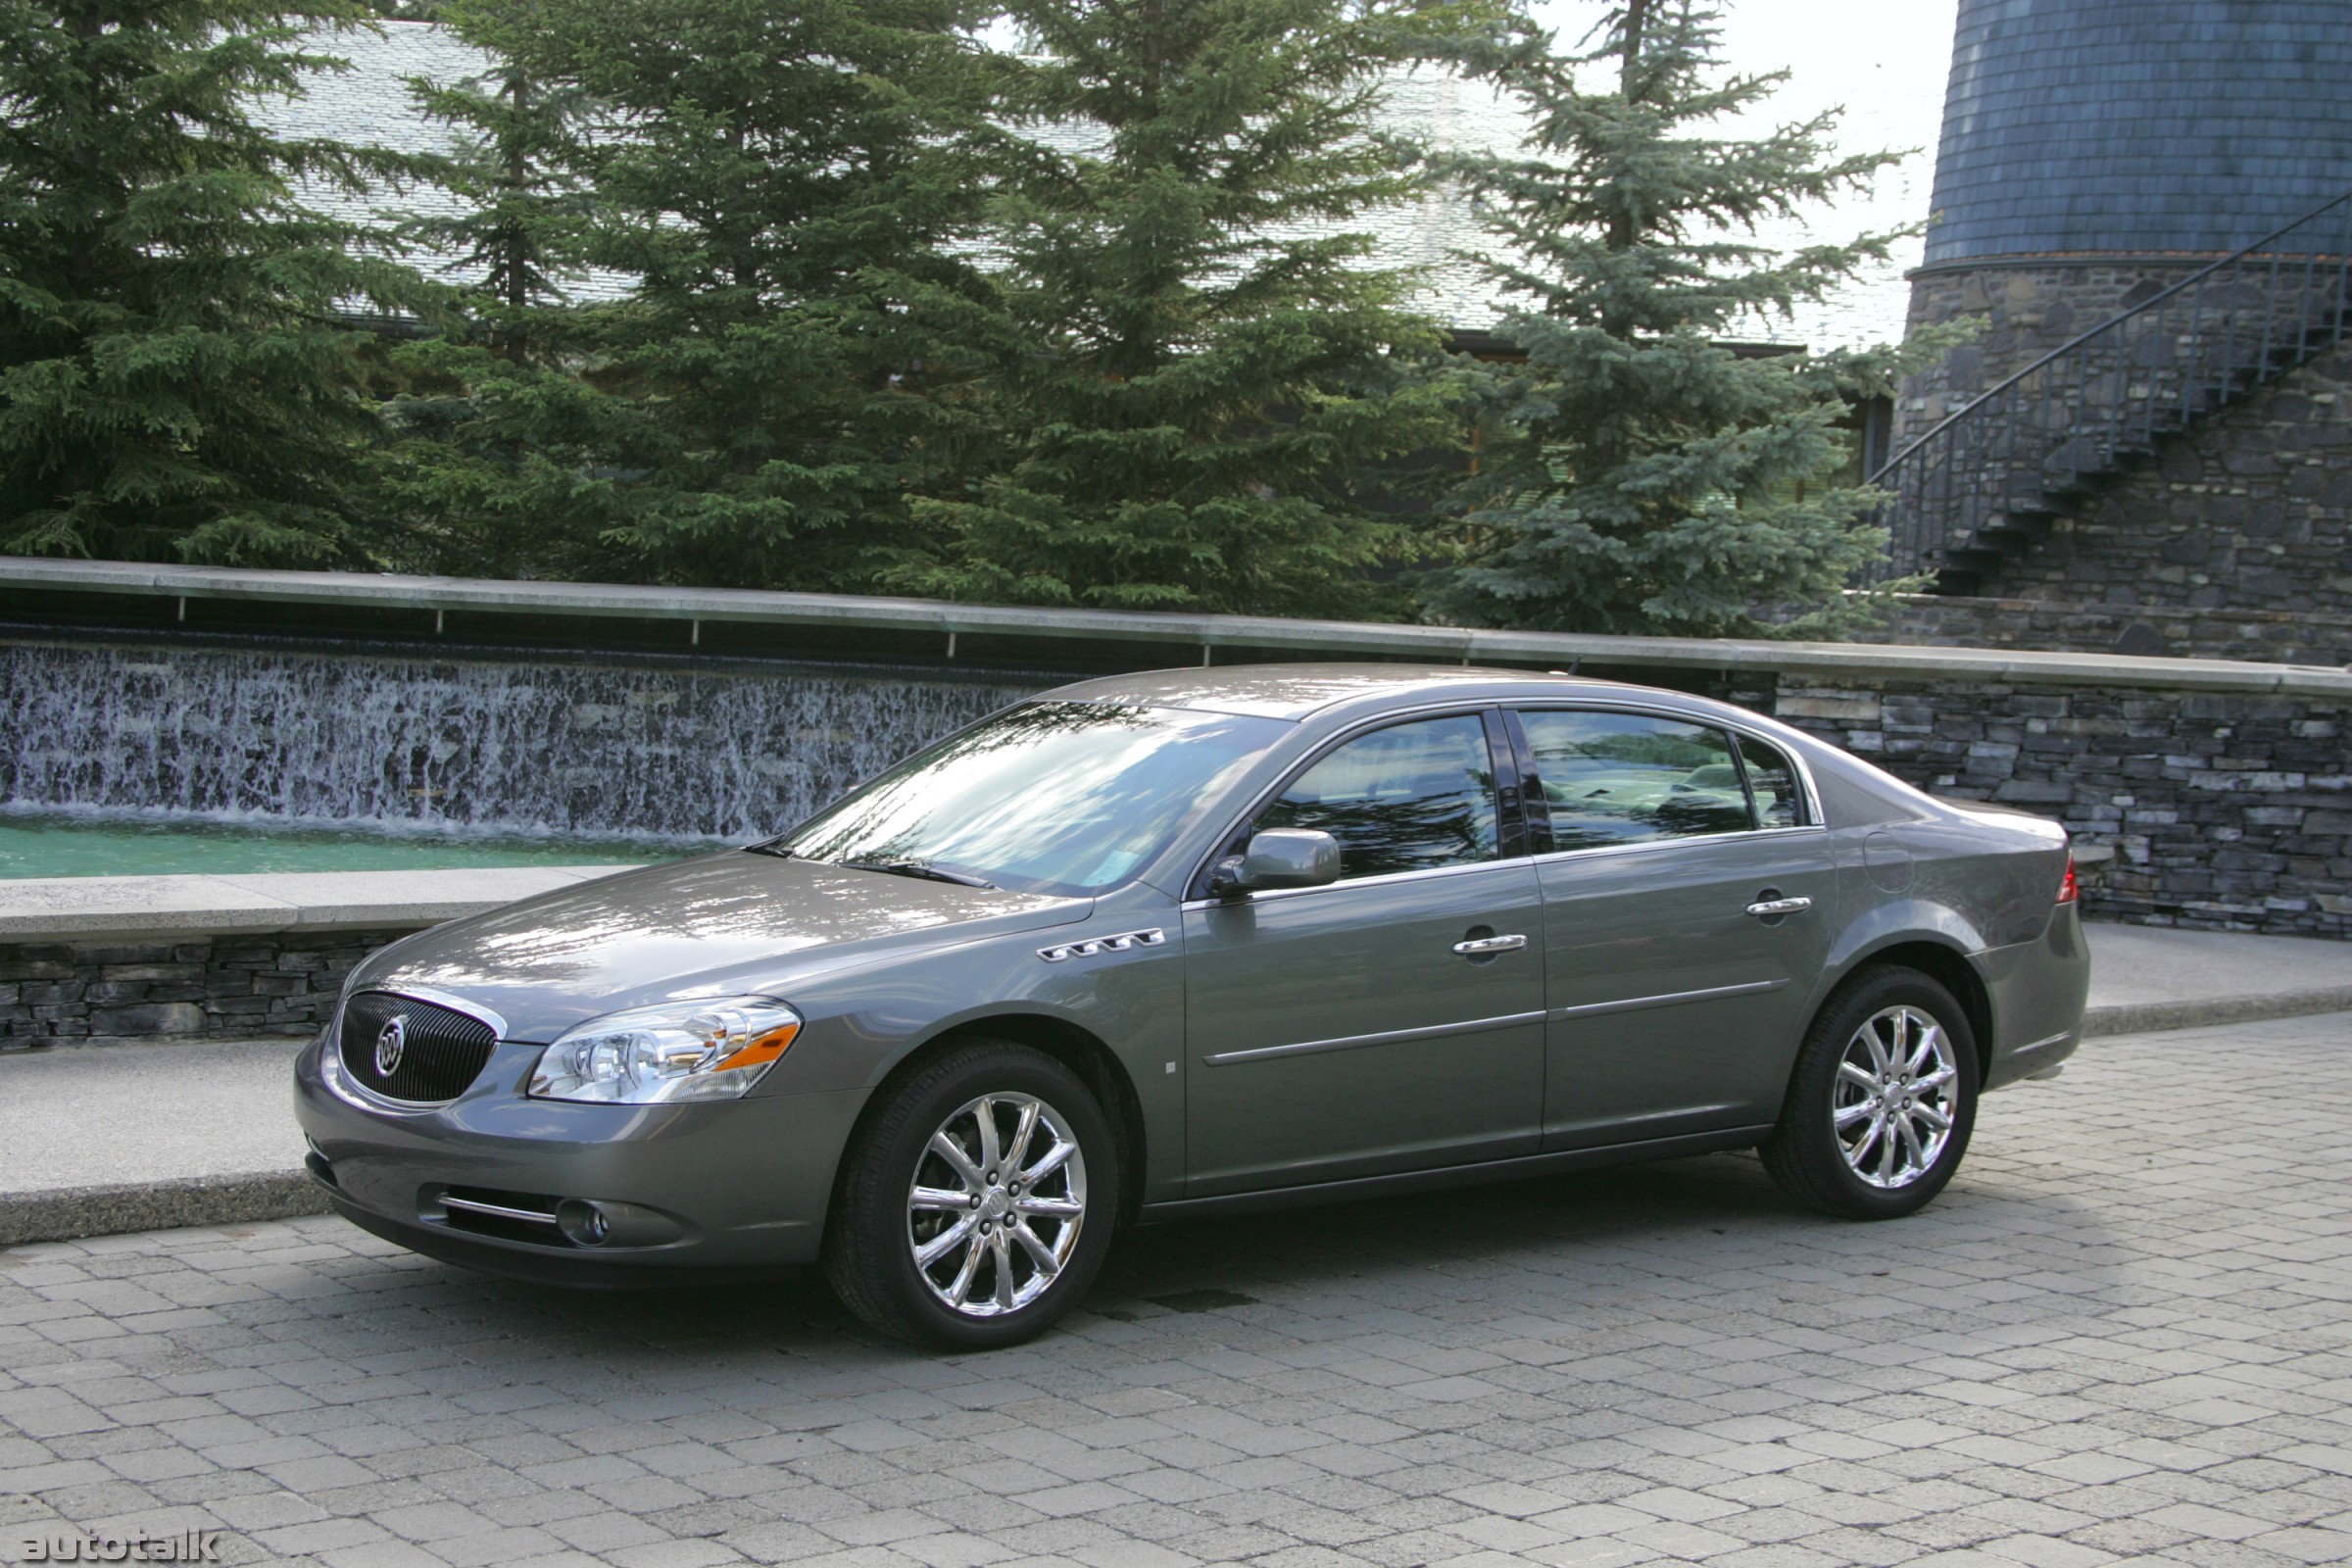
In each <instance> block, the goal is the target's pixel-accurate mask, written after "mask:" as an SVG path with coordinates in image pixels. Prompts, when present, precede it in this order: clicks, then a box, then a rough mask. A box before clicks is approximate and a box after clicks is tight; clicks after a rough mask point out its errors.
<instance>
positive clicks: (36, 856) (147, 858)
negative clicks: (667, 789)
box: [0, 813, 721, 878]
mask: <svg viewBox="0 0 2352 1568" xmlns="http://www.w3.org/2000/svg"><path fill="white" fill-rule="evenodd" d="M720 847H721V846H719V845H717V844H698V843H679V842H678V841H676V840H667V841H659V842H647V841H639V840H614V839H585V840H572V841H566V840H564V839H561V838H553V837H550V838H527V839H524V838H460V837H454V836H411V835H401V836H397V837H394V836H388V835H383V834H370V833H366V832H359V831H319V830H292V831H289V830H286V829H280V828H259V827H250V826H245V825H242V824H229V823H218V822H202V821H197V822H190V821H184V820H183V821H168V820H135V819H134V820H124V819H121V818H113V819H109V818H91V817H76V816H64V815H52V814H47V813H40V814H22V815H19V814H10V815H6V816H0V878H16V877H36V876H175V875H204V874H215V875H221V874H234V873H236V872H240V871H244V872H251V871H423V870H434V869H442V868H448V867H463V866H492V865H620V864H641V863H643V862H646V861H649V860H671V859H677V858H682V857H684V856H688V855H702V854H707V853H708V852H710V851H711V850H714V849H718V848H720Z"/></svg>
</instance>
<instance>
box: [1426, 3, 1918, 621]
mask: <svg viewBox="0 0 2352 1568" xmlns="http://www.w3.org/2000/svg"><path fill="white" fill-rule="evenodd" d="M1720 16H1721V8H1720V7H1718V6H1715V5H1710V4H1706V3H1703V0H1624V3H1621V4H1617V5H1615V6H1613V7H1612V9H1611V10H1610V12H1609V14H1608V16H1607V18H1606V20H1605V21H1604V22H1603V23H1602V24H1601V25H1599V26H1598V27H1597V28H1595V29H1594V32H1593V35H1592V37H1590V38H1588V39H1587V44H1588V46H1589V47H1587V48H1586V49H1584V50H1583V51H1581V52H1561V51H1560V50H1559V49H1558V48H1557V47H1556V45H1555V43H1554V40H1553V39H1552V38H1551V37H1550V36H1549V35H1531V36H1529V37H1527V38H1523V39H1520V40H1517V41H1515V42H1511V43H1506V44H1502V45H1497V46H1495V47H1491V48H1487V49H1483V50H1476V51H1473V52H1471V53H1470V54H1468V55H1467V56H1466V58H1465V60H1464V64H1465V66H1466V68H1467V69H1468V70H1469V71H1470V72H1471V73H1472V74H1473V75H1475V76H1478V77H1481V78H1484V79H1487V80H1490V81H1492V82H1494V83H1495V85H1496V86H1498V87H1499V88H1500V89H1502V90H1503V91H1504V92H1505V93H1507V94H1508V95H1509V96H1510V97H1511V98H1513V99H1515V100H1517V102H1518V103H1519V104H1520V105H1521V106H1522V107H1523V109H1524V110H1525V112H1526V116H1527V120H1528V123H1529V124H1530V127H1531V129H1530V134H1529V141H1528V143H1527V145H1526V146H1525V147H1524V148H1523V149H1522V152H1521V155H1520V156H1516V157H1505V156H1473V157H1461V158H1456V159H1454V160H1452V161H1451V162H1450V164H1449V166H1448V171H1447V172H1449V173H1450V174H1451V176H1452V177H1453V178H1455V179H1457V180H1459V181H1460V182H1461V183H1462V184H1463V185H1464V186H1465V187H1466V188H1467V189H1468V190H1469V191H1470V192H1471V193H1472V195H1473V196H1474V197H1475V198H1476V200H1477V202H1478V203H1479V210H1480V213H1481V217H1482V221H1483V224H1484V226H1485V228H1486V230H1487V232H1488V234H1489V235H1490V236H1491V243H1490V245H1489V246H1488V248H1487V251H1486V254H1485V256H1484V257H1483V258H1482V260H1484V261H1485V262H1486V266H1487V270H1488V271H1489V272H1490V273H1491V275H1492V276H1493V278H1494V279H1495V282H1496V283H1497V284H1498V285H1499V286H1500V287H1501V288H1502V289H1503V290H1504V291H1505V294H1506V298H1507V299H1508V300H1509V301H1510V308H1509V309H1508V312H1507V315H1506V317H1505V319H1504V320H1503V322H1502V324H1501V327H1500V330H1501V332H1502V333H1503V335H1505V336H1506V337H1508V338H1510V339H1511V340H1512V341H1513V342H1515V343H1516V344H1517V345H1518V346H1519V347H1520V348H1521V349H1523V350H1524V351H1525V352H1526V355H1527V360H1526V364H1525V365H1524V367H1520V368H1515V369H1514V370H1512V371H1510V372H1506V373H1503V374H1501V375H1498V376H1497V377H1496V378H1495V381H1494V383H1493V385H1492V396H1493V399H1494V401H1493V404H1492V405H1491V408H1492V412H1493V414H1494V416H1495V417H1494V420H1493V424H1492V427H1491V428H1490V430H1489V431H1488V432H1487V433H1488V435H1489V437H1490V439H1488V440H1487V441H1486V443H1485V446H1484V450H1483V451H1482V453H1481V455H1480V462H1479V465H1478V469H1477V472H1476V473H1475V475H1474V477H1473V478H1472V479H1471V480H1470V481H1469V483H1468V484H1467V485H1466V486H1465V487H1464V491H1463V494H1462V498H1461V499H1462V502H1463V505H1464V506H1465V508H1466V511H1467V527H1466V529H1465V547H1466V553H1467V557H1468V559H1467V561H1466V562H1465V563H1464V564H1461V565H1459V566H1458V567H1456V568H1454V569H1452V570H1450V571H1448V572H1446V573H1444V574H1443V575H1442V576H1441V577H1440V578H1439V580H1438V581H1437V583H1436V584H1435V587H1434V592H1433V594H1432V599H1433V603H1434V606H1435V608H1436V610H1437V612H1438V613H1440V614H1442V615H1444V616H1446V617H1447V618H1449V619H1453V620H1456V621H1462V622H1468V623H1472V624H1487V625H1513V626H1528V627H1540V628H1546V629H1555V630H1573V631H1588V632H1660V633H1674V634H1681V635H1722V634H1729V633H1741V632H1744V633H1759V632H1767V631H1774V630H1781V631H1786V630H1788V629H1789V627H1788V626H1786V625H1783V626H1772V625H1768V624H1766V623H1765V622H1763V621H1760V620H1759V619H1758V618H1757V615H1756V612H1757V611H1758V610H1759V609H1764V610H1769V611H1775V612H1780V613H1787V612H1788V611H1789V609H1791V608H1794V609H1796V610H1798V611H1800V612H1805V611H1810V612H1812V614H1811V615H1810V616H1800V618H1799V619H1798V620H1797V621H1796V622H1795V623H1794V624H1795V625H1796V626H1797V627H1801V628H1802V629H1805V630H1807V631H1815V632H1823V631H1835V630H1836V629H1838V627H1839V626H1840V625H1842V624H1846V623H1848V621H1849V620H1850V614H1849V613H1848V611H1847V609H1846V607H1845V606H1844V605H1843V603H1842V595H1841V590H1842V588H1843V586H1844V584H1845V583H1846V582H1847V581H1848V580H1849V578H1850V577H1851V575H1852V574H1853V572H1854V571H1855V569H1856V568H1857V567H1858V566H1860V565H1861V564H1864V563H1865V562H1868V561H1871V560H1873V559H1876V558H1877V556H1878V555H1879V554H1880V553H1881V552H1882V551H1883V550H1884V548H1885V541H1884V532H1883V530H1881V529H1879V528H1877V527H1876V526H1875V525H1874V524H1873V523H1872V522H1871V521H1870V513H1871V510H1872V496H1871V493H1870V492H1868V491H1867V490H1865V489H1863V488H1861V487H1859V486H1858V485H1856V484H1855V483H1853V482H1852V481H1851V480H1850V479H1847V478H1841V477H1840V476H1841V474H1842V473H1843V472H1844V471H1845V470H1847V469H1848V467H1849V466H1850V463H1851V452H1850V448H1849V446H1848V444H1847V441H1846V438H1845V437H1844V435H1843V433H1842V432H1840V431H1839V430H1838V428H1836V426H1837V425H1838V421H1839V420H1840V419H1841V418H1843V417H1845V416H1846V414H1847V409H1848V405H1847V401H1846V399H1847V397H1848V396H1850V395H1854V394H1859V393H1881V392H1885V391H1887V390H1888V389H1889V388H1890V386H1891V380H1892V376H1893V374H1894V373H1895V369H1896V362H1895V360H1894V359H1893V357H1891V356H1890V355H1889V354H1888V353H1887V352H1884V351H1877V352H1836V353H1829V354H1803V353H1789V354H1770V355H1755V354H1752V353H1748V354H1743V353H1740V352H1738V351H1736V350H1735V349H1734V348H1733V347H1731V346H1729V344H1728V343H1727V341H1726V340H1727V338H1729V337H1732V336H1735V335H1737V332H1738V329H1739V328H1740V327H1741V326H1743V325H1747V324H1748V323H1752V322H1753V321H1754V320H1755V319H1757V318H1758V317H1759V316H1761V317H1764V318H1766V319H1771V318H1772V317H1775V316H1779V317H1782V318H1785V317H1786V316H1787V314H1788V313H1789V310H1790V309H1791V307H1793V306H1795V305H1798V304H1801V303H1804V302H1809V301H1815V300H1819V299H1821V298H1822V297H1823V296H1824V295H1826V294H1827V293H1828V292H1829V291H1830V290H1832V289H1834V288H1835V287H1837V286H1838V284H1840V283H1842V282H1844V281H1845V280H1846V279H1848V278H1850V277H1852V276H1853V275H1854V274H1855V273H1856V272H1857V271H1858V270H1860V269H1861V268H1862V267H1863V266H1864V265H1865V264H1866V263H1868V262H1870V261H1873V260H1880V259H1884V258H1885V257H1886V256H1887V250H1888V245H1889V243H1890V242H1891V240H1892V239H1893V238H1895V237H1896V236H1893V235H1866V236H1864V237H1862V238H1859V239H1857V240H1855V241H1853V242H1852V243H1850V244H1842V245H1839V244H1825V245H1808V246H1805V247H1803V248H1801V249H1797V250H1794V251H1789V252H1786V253H1783V252H1777V251H1775V250H1773V249H1771V248H1770V247H1768V246H1766V245H1764V244H1762V243H1761V242H1760V241H1758V240H1757V239H1756V238H1755V237H1754V225H1756V224H1757V223H1758V222H1759V221H1765V220H1770V219H1777V218H1792V217H1795V216H1797V215H1799V214H1800V213H1802V212H1804V211H1805V210H1806V209H1808V208H1811V207H1814V206H1817V205H1819V204H1822V203H1825V202H1829V201H1831V200H1833V199H1834V198H1836V197H1837V196H1838V195H1839V194H1840V193H1843V192H1845V191H1848V190H1852V189H1856V188H1860V187H1862V186H1864V185H1865V184H1867V182H1868V181H1869V179H1870V178H1871V176H1872V175H1873V174H1874V173H1876V172H1878V171H1879V170H1881V169H1884V168H1885V167H1887V165H1888V164H1890V163H1892V162H1894V161H1896V159H1897V158H1899V157H1900V156H1901V155H1899V154H1888V153H1866V154H1859V155H1853V156H1842V157H1841V156H1838V155H1836V154H1835V153H1833V152H1832V151H1831V150H1830V145H1829V144H1830V137H1831V135H1832V133H1833V131H1834V130H1835V127H1836V121H1837V117H1836V115H1835V114H1827V115H1822V116H1820V117H1817V118H1815V119H1812V120H1809V121H1805V122H1802V123H1792V124H1787V125H1783V126H1781V127H1779V128H1777V129H1774V130H1771V131H1770V132H1768V133H1766V134H1763V135H1760V136H1757V137H1755V138H1753V139H1746V140H1735V139H1726V138H1724V137H1723V136H1721V135H1718V134H1716V133H1715V132H1714V128H1713V126H1714V123H1715V122H1717V121H1720V120H1723V119H1725V118H1727V117H1731V116H1735V115H1738V114H1740V113H1742V112H1744V111H1747V110H1749V109H1751V108H1753V107H1755V106H1757V105H1759V104H1761V103H1763V102H1764V101H1766V100H1767V99H1769V98H1770V96H1771V95H1772V93H1773V92H1774V91H1775V90H1776V89H1777V88H1778V86H1779V85H1780V84H1781V83H1782V82H1783V81H1785V80H1786V79H1787V73H1775V74H1768V75H1760V76H1738V75H1726V74H1725V73H1724V72H1723V70H1722V66H1721V61H1720V57H1719V51H1718V36H1719V28H1718V23H1719V20H1720ZM1595 76H1598V77H1600V78H1601V79H1600V80H1598V81H1594V80H1593V77H1595ZM1750 329H1751V330H1752V327H1751V328H1750Z"/></svg>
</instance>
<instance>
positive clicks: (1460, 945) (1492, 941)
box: [1453, 936, 1527, 958]
mask: <svg viewBox="0 0 2352 1568" xmlns="http://www.w3.org/2000/svg"><path fill="white" fill-rule="evenodd" d="M1526 946H1527V938H1525V937H1517V936H1513V937H1472V938H1471V939H1470V940H1469V941H1467V942H1456V943H1455V944H1454V945H1453V951H1454V952H1456V953H1458V954H1460V955H1461V956H1463V957H1465V958H1476V957H1482V956H1485V955H1487V954H1490V953H1517V952H1518V951H1519V950H1520V949H1521V948H1524V947H1526Z"/></svg>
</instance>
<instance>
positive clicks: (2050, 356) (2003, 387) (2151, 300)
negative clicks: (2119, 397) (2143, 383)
mask: <svg viewBox="0 0 2352 1568" xmlns="http://www.w3.org/2000/svg"><path fill="white" fill-rule="evenodd" d="M2346 202H2352V190H2348V191H2346V192H2344V193H2343V194H2342V195H2341V196H2337V197H2334V198H2333V199H2331V200H2329V201H2326V202H2322V203H2321V204H2320V205H2319V206H2317V207H2314V208H2313V209H2312V210H2311V211H2310V212H2308V213H2305V214H2304V215H2303V216H2302V217H2301V218H2298V219H2296V220H2295V221H2293V222H2291V223H2281V224H2279V225H2278V227H2277V228H2274V229H2272V230H2271V231H2270V232H2269V233H2268V234H2265V235H2263V236H2262V238H2260V239H2258V240H2255V241H2254V242H2253V243H2252V244H2250V245H2245V246H2241V247H2239V248H2238V249H2237V250H2234V251H2231V252H2230V253H2229V255H2227V256H2225V257H2223V258H2221V259H2220V260H2219V261H2216V262H2211V263H2209V264H2207V265H2206V266H2204V267H2200V268H2199V269H2197V270H2195V271H2193V272H2191V273H2189V274H2188V275H2187V276H2186V277H2184V278H2181V279H2180V281H2179V282H2177V283H2175V284H2173V285H2172V286H2171V287H2169V288H2166V289H2162V290H2160V291H2158V292H2157V293H2154V294H2151V295H2149V296H2148V297H2147V298H2146V299H2144V300H2141V301H2140V302H2139V303H2138V304H2137V305H2134V306H2131V307H2130V308H2129V309H2126V310H2122V311H2118V312H2116V313H2115V315H2113V316H2110V317H2109V318H2107V319H2105V320H2104V321H2101V322H2100V323H2099V324H2098V325H2096V326H2094V327H2092V328H2091V329H2090V330H2089V331H2087V332H2083V333H2082V334H2080V335H2078V336H2075V337H2071V338H2068V339H2067V340H2066V341H2065V342H2064V343H2061V344H2059V345H2058V346H2057V347H2056V348H2054V349H2052V350H2050V352H2049V353H2047V354H2044V355H2043V356H2042V357H2041V358H2040V359H2038V360H2035V361H2034V363H2033V364H2031V365H2029V366H2027V367H2026V368H2024V369H2022V370H2019V371H2017V372H2016V373H2015V374H2014V375H2011V376H2009V377H2007V378H2006V379H2004V380H2001V381H1997V382H1995V383H1994V384H1993V385H1991V386H1989V387H1986V388H1985V390H1984V391H1982V392H1980V393H1978V394H1977V395H1976V396H1975V397H1973V398H1970V399H1969V400H1968V402H1966V403H1965V404H1963V405H1961V406H1960V407H1959V408H1957V409H1955V410H1953V411H1952V412H1951V413H1949V414H1947V415H1945V416H1944V417H1942V418H1940V419H1938V420H1936V423H1934V424H1933V425H1931V426H1929V427H1928V428H1927V429H1926V430H1925V431H1923V432H1922V433H1921V434H1920V435H1919V436H1918V438H1917V439H1915V440H1913V441H1912V442H1911V444H1910V445H1908V446H1906V447H1904V448H1903V449H1902V451H1900V452H1897V453H1896V454H1895V455H1894V456H1893V457H1891V458H1888V459H1887V461H1886V462H1885V463H1883V464H1881V465H1880V466H1879V469H1878V472H1876V473H1873V474H1872V475H1871V476H1870V477H1869V479H1867V480H1866V481H1864V482H1865V483H1868V484H1874V485H1875V484H1877V483H1878V482H1879V480H1880V478H1881V477H1882V476H1884V475H1886V474H1887V473H1891V472H1892V471H1893V470H1894V468H1895V467H1896V466H1898V465H1899V464H1901V463H1902V461H1903V460H1904V459H1905V458H1908V457H1909V456H1911V454H1912V453H1914V452H1917V451H1918V450H1919V449H1920V448H1921V447H1924V446H1926V445H1927V444H1928V443H1929V442H1930V441H1933V440H1935V439H1936V437H1937V436H1939V435H1941V434H1942V433H1943V432H1944V430H1945V429H1946V428H1947V427H1948V426H1950V425H1953V424H1956V423H1958V422H1959V421H1960V420H1962V419H1965V418H1967V417H1969V415H1970V414H1972V413H1974V412H1975V411H1976V409H1977V407H1978V406H1979V405H1980V404H1983V403H1985V402H1986V401H1988V400H1989V399H1992V398H1995V397H1998V396H1999V395H2000V394H2001V393H2003V392H2006V391H2008V390H2009V389H2010V388H2011V387H2013V386H2015V385H2017V383H2018V382H2020V381H2023V380H2024V379H2025V378H2026V377H2027V376H2029V375H2032V374H2033V373H2034V371H2035V370H2038V369H2040V368H2042V367H2044V366H2046V365H2049V364H2051V363H2052V362H2054V361H2056V360H2061V359H2064V358H2065V357H2066V356H2067V355H2069V354H2071V353H2073V352H2074V351H2075V350H2076V349H2079V348H2081V347H2082V346H2083V345H2084V344H2086V343H2088V342H2089V341H2090V340H2091V339H2092V338H2095V337H2100V336H2103V335H2105V334H2106V333H2108V332H2110V331H2112V330H2114V329H2115V328H2116V327H2118V326H2120V325H2122V324H2123V323H2124V322H2125V321H2128V320H2130V319H2131V318H2132V317H2135V316H2139V315H2142V314H2144V313H2146V312H2148V311H2151V310H2154V309H2155V308H2156V307H2158V306H2160V305H2162V304H2163V303H2164V302H2165V301H2166V300H2169V299H2171V298H2172V297H2173V296H2174V295H2176V294H2178V293H2180V291H2181V290H2183V289H2185V288H2189V287H2191V286H2192V285H2194V284H2197V283H2202V282H2203V281H2205V279H2207V278H2209V277H2211V276H2212V275H2213V274H2214V273H2216V272H2218V271H2220V270H2222V269H2223V268H2225V267H2230V266H2233V265H2235V264H2236V263H2238V262H2242V261H2244V260H2246V259H2247V258H2248V257H2251V256H2255V255H2259V254H2260V253H2261V251H2262V248H2263V247H2264V246H2265V245H2269V244H2271V243H2273V242H2274V241H2277V240H2281V239H2284V238H2285V237H2286V236H2287V235H2289V234H2291V233H2293V232H2294V231H2295V230H2296V229H2298V228H2301V227H2302V226H2303V225H2304V224H2305V223H2308V222H2310V221H2312V220H2313V219H2315V218H2320V217H2323V216H2325V215H2326V214H2327V213H2329V212H2332V211H2333V210H2334V209H2336V208H2338V207H2341V206H2343V205H2344V204H2345V203H2346ZM2315 254H2316V253H2315ZM2082 264H2083V265H2085V266H2096V265H2098V258H2097V257H2096V256H2088V255H2086V256H2084V257H2083V258H2082ZM2051 265H2053V266H2064V265H2066V263H2065V261H2064V260H2063V259H2060V260H2055V261H2053V262H2052V264H2051Z"/></svg>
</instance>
